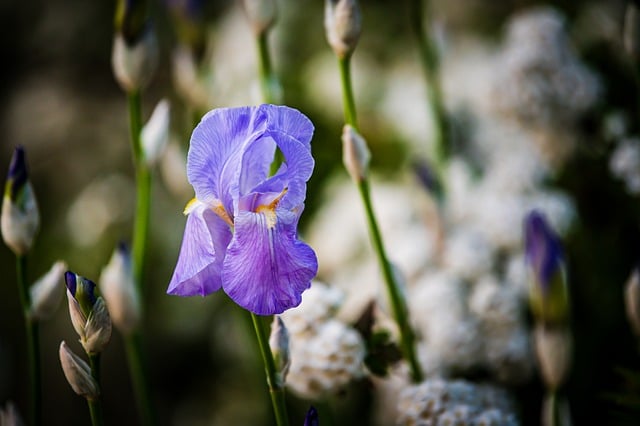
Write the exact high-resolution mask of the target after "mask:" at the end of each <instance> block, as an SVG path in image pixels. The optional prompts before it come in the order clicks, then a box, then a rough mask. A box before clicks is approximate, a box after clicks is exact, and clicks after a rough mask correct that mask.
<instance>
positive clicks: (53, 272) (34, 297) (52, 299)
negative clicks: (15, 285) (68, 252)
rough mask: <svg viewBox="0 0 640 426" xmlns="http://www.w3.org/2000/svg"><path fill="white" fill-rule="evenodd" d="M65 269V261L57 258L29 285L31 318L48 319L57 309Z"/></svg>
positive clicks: (60, 297)
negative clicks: (45, 271) (44, 272)
mask: <svg viewBox="0 0 640 426" xmlns="http://www.w3.org/2000/svg"><path fill="white" fill-rule="evenodd" d="M66 269H67V265H66V263H65V262H63V261H61V260H59V261H57V262H55V263H54V264H53V265H52V266H51V269H49V271H48V272H47V273H46V274H44V275H43V276H42V277H40V278H39V279H38V281H36V282H35V283H34V284H33V285H32V286H31V288H30V292H31V316H32V317H33V318H35V319H37V320H39V321H42V320H46V319H49V318H51V316H52V315H53V314H54V313H55V311H56V309H58V306H60V302H61V301H62V295H63V294H64V286H63V285H62V278H63V276H64V271H65V270H66Z"/></svg>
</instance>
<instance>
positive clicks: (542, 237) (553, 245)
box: [525, 210, 563, 291]
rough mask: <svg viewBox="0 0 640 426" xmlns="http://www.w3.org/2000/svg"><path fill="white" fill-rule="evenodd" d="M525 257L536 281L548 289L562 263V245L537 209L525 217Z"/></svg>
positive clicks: (544, 288)
mask: <svg viewBox="0 0 640 426" xmlns="http://www.w3.org/2000/svg"><path fill="white" fill-rule="evenodd" d="M525 257H526V261H527V264H528V265H529V267H530V268H532V271H533V273H534V276H535V279H536V282H537V283H538V284H539V285H541V286H542V289H543V290H545V291H546V290H548V288H549V286H550V283H551V280H552V279H553V277H554V275H555V274H556V273H557V272H558V271H560V270H561V268H562V265H563V255H562V245H561V244H560V238H559V237H558V235H557V234H556V233H555V232H554V231H553V229H551V227H550V226H549V224H548V223H547V219H546V218H545V216H544V215H543V214H542V213H540V212H539V211H537V210H533V211H531V212H530V213H529V214H528V215H527V217H526V219H525Z"/></svg>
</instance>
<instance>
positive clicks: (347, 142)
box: [342, 124, 371, 182]
mask: <svg viewBox="0 0 640 426" xmlns="http://www.w3.org/2000/svg"><path fill="white" fill-rule="evenodd" d="M370 160H371V153H370V152H369V147H368V146H367V141H365V140H364V138H363V137H362V136H361V135H360V133H358V131H357V130H356V129H354V128H353V126H351V125H349V124H345V126H344V127H343V128H342V162H343V163H344V166H345V168H346V169H347V172H349V175H350V176H351V179H353V180H354V181H356V182H361V181H363V180H364V179H366V177H367V174H368V173H369V161H370Z"/></svg>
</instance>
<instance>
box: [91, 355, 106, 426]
mask: <svg viewBox="0 0 640 426" xmlns="http://www.w3.org/2000/svg"><path fill="white" fill-rule="evenodd" d="M89 366H90V367H91V377H93V380H95V382H96V383H97V384H98V389H100V387H101V386H100V354H99V353H98V354H93V355H89ZM101 398H102V397H101V396H98V397H97V398H88V399H87V404H88V405H89V415H90V416H91V425H92V426H102V425H103V424H104V418H103V416H102V401H101Z"/></svg>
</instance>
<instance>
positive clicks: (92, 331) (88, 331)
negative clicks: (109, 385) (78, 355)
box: [64, 271, 111, 355]
mask: <svg viewBox="0 0 640 426" xmlns="http://www.w3.org/2000/svg"><path fill="white" fill-rule="evenodd" d="M64 277H65V281H66V284H67V299H68V301H69V314H70V315H71V323H72V324H73V328H74V329H75V330H76V333H78V336H80V343H82V346H83V347H84V350H85V351H86V352H87V354H89V355H93V354H96V353H100V352H102V350H103V349H104V348H105V346H106V345H107V343H109V340H110V339H111V318H110V317H109V312H108V311H107V306H106V304H105V302H104V299H103V298H102V297H100V296H98V295H97V294H96V293H97V292H96V285H95V283H94V282H93V281H91V280H88V279H86V278H84V277H81V276H80V275H77V274H75V273H73V272H71V271H67V272H66V273H65V276H64Z"/></svg>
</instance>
